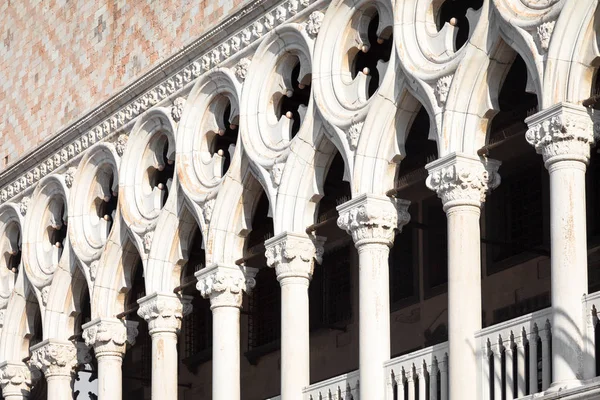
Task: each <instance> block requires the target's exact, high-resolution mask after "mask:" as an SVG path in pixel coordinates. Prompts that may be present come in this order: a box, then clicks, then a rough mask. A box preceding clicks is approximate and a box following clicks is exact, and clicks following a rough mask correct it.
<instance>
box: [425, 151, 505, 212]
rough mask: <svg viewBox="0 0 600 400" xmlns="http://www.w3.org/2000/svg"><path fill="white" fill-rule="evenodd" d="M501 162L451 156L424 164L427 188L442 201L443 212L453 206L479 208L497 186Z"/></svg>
mask: <svg viewBox="0 0 600 400" xmlns="http://www.w3.org/2000/svg"><path fill="white" fill-rule="evenodd" d="M500 164H501V163H500V161H496V160H492V159H489V158H480V157H474V156H470V155H466V154H461V153H451V154H449V155H447V156H446V157H443V158H440V159H438V160H435V161H434V162H431V163H429V164H427V165H426V166H425V167H426V168H427V170H428V172H429V176H428V177H427V182H426V184H427V187H428V188H429V189H431V190H433V191H434V192H436V193H437V195H438V197H439V198H440V199H442V203H443V205H444V210H445V211H448V209H449V208H451V207H454V206H475V207H481V205H482V204H483V203H484V202H485V196H486V195H487V193H488V192H489V191H491V190H492V189H495V188H496V187H498V185H499V184H500V175H499V174H498V168H499V167H500Z"/></svg>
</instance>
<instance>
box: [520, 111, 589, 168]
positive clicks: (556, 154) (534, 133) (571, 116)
mask: <svg viewBox="0 0 600 400" xmlns="http://www.w3.org/2000/svg"><path fill="white" fill-rule="evenodd" d="M525 122H526V123H527V125H528V126H529V129H528V130H527V133H526V135H525V138H526V139H527V141H528V142H529V143H530V144H531V145H532V146H534V147H535V150H536V152H537V153H538V154H541V155H542V156H543V158H544V162H545V163H546V166H548V165H549V164H551V163H553V162H555V161H561V160H576V161H582V162H585V163H587V162H588V161H589V158H590V146H591V145H592V144H593V142H594V131H595V130H596V128H597V126H598V117H597V116H596V115H594V114H590V113H589V112H588V111H587V110H586V109H585V108H583V107H580V106H575V105H572V104H568V103H560V104H557V105H555V106H552V107H550V108H548V109H546V110H543V111H541V112H539V113H537V114H535V115H532V116H531V117H529V118H527V119H526V120H525Z"/></svg>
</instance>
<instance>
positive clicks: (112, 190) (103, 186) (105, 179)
mask: <svg viewBox="0 0 600 400" xmlns="http://www.w3.org/2000/svg"><path fill="white" fill-rule="evenodd" d="M96 180H97V182H98V184H99V185H100V193H103V194H104V196H102V197H98V198H96V199H95V201H94V203H95V207H96V214H97V216H98V218H101V219H103V220H104V221H105V223H106V225H105V229H104V236H103V237H104V238H107V237H108V235H109V234H110V231H111V230H112V227H113V224H114V221H115V218H116V214H117V204H118V200H119V190H118V187H117V186H116V182H115V174H114V172H113V170H112V169H110V168H109V169H104V170H101V171H99V173H98V177H97V179H96Z"/></svg>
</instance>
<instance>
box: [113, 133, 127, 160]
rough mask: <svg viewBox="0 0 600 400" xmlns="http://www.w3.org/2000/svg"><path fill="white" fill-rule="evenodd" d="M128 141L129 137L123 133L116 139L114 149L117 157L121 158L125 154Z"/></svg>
mask: <svg viewBox="0 0 600 400" xmlns="http://www.w3.org/2000/svg"><path fill="white" fill-rule="evenodd" d="M128 139H129V136H127V135H126V134H124V133H122V134H120V135H119V137H118V138H117V142H116V144H115V148H116V149H117V154H118V155H119V157H123V154H124V153H125V148H126V147H127V140H128Z"/></svg>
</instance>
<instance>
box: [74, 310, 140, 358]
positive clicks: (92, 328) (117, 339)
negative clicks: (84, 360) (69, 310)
mask: <svg viewBox="0 0 600 400" xmlns="http://www.w3.org/2000/svg"><path fill="white" fill-rule="evenodd" d="M137 326H138V323H137V322H135V321H121V320H119V319H116V318H98V319H95V320H93V321H90V322H88V323H87V324H85V325H83V340H85V344H86V345H87V346H90V347H93V348H94V352H95V353H96V357H102V356H103V355H109V356H115V355H116V356H121V357H122V356H123V355H124V354H125V348H126V346H127V345H130V346H133V345H134V344H135V338H136V337H137V334H138V329H137Z"/></svg>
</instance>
